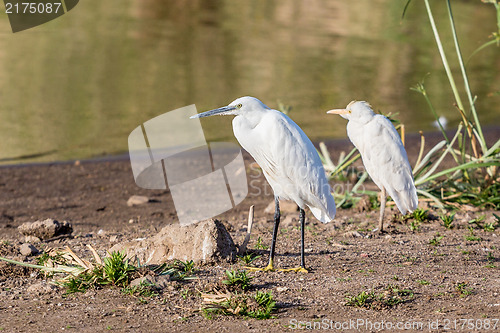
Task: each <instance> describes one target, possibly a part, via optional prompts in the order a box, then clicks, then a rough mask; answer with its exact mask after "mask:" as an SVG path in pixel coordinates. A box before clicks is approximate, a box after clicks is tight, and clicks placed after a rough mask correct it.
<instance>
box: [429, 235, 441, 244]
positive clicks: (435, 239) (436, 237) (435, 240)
mask: <svg viewBox="0 0 500 333" xmlns="http://www.w3.org/2000/svg"><path fill="white" fill-rule="evenodd" d="M443 238H444V236H441V235H440V234H439V232H437V233H436V234H435V235H434V237H433V238H431V239H430V240H429V244H430V245H433V246H438V245H439V243H440V242H441V239H443Z"/></svg>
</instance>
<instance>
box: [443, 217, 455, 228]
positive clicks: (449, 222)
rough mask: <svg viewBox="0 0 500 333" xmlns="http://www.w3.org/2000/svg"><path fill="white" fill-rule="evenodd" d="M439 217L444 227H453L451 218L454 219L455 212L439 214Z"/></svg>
mask: <svg viewBox="0 0 500 333" xmlns="http://www.w3.org/2000/svg"><path fill="white" fill-rule="evenodd" d="M439 218H440V219H441V221H443V226H444V227H445V228H446V229H453V227H454V226H453V220H454V219H455V213H453V214H450V215H444V214H443V215H441V216H439Z"/></svg>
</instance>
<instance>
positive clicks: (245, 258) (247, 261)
mask: <svg viewBox="0 0 500 333" xmlns="http://www.w3.org/2000/svg"><path fill="white" fill-rule="evenodd" d="M237 257H238V259H240V260H241V261H243V263H245V265H250V264H251V263H252V262H253V261H255V260H257V259H259V258H260V257H262V256H261V255H257V254H255V253H247V254H245V255H243V256H237Z"/></svg>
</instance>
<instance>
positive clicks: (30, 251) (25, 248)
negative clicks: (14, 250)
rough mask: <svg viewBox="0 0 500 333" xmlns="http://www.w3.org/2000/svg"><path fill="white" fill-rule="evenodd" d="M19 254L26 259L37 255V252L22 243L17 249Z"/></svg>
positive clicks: (30, 246)
mask: <svg viewBox="0 0 500 333" xmlns="http://www.w3.org/2000/svg"><path fill="white" fill-rule="evenodd" d="M19 252H21V254H22V255H23V256H26V257H27V256H31V255H33V254H36V253H38V250H37V249H36V247H34V246H33V245H31V244H28V243H24V244H22V245H21V246H20V247H19Z"/></svg>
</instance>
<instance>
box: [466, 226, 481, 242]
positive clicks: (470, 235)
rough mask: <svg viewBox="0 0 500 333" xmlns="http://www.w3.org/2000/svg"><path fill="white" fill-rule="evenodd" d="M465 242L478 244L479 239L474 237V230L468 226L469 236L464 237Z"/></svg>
mask: <svg viewBox="0 0 500 333" xmlns="http://www.w3.org/2000/svg"><path fill="white" fill-rule="evenodd" d="M464 238H465V240H467V241H470V242H480V241H481V237H478V236H476V235H474V229H472V227H470V226H469V234H468V235H465V236H464Z"/></svg>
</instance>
